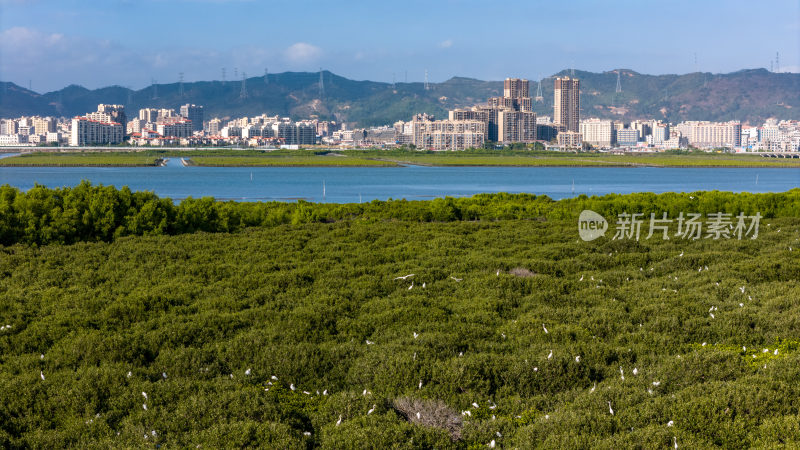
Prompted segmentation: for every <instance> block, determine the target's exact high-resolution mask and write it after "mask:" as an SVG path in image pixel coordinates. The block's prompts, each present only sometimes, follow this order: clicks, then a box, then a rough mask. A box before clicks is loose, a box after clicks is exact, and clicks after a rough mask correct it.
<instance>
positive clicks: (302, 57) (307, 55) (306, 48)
mask: <svg viewBox="0 0 800 450" xmlns="http://www.w3.org/2000/svg"><path fill="white" fill-rule="evenodd" d="M285 54H286V59H288V60H289V61H290V62H293V63H308V62H312V61H314V60H316V59H317V58H319V57H320V55H322V50H321V49H320V48H319V47H316V46H314V45H311V44H308V43H305V42H296V43H294V44H292V45H290V46H289V47H288V48H287V49H286V51H285Z"/></svg>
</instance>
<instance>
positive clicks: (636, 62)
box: [0, 0, 800, 92]
mask: <svg viewBox="0 0 800 450" xmlns="http://www.w3.org/2000/svg"><path fill="white" fill-rule="evenodd" d="M423 6H424V11H425V14H422V13H421V12H420V11H421V10H422V8H423ZM757 6H758V8H759V10H761V12H762V13H764V12H765V11H763V10H764V9H765V8H767V9H769V14H754V13H753V12H754V11H753V10H754V8H756V6H754V5H753V4H752V3H747V2H743V1H736V2H702V3H690V2H688V1H678V2H675V3H673V4H670V5H669V6H668V7H664V8H663V10H662V11H660V12H659V14H654V12H653V11H652V10H651V8H642V7H641V6H640V5H639V4H638V3H635V2H632V1H628V2H622V3H617V4H615V5H614V6H607V5H599V4H592V3H591V2H582V1H576V2H571V3H569V4H564V5H528V4H526V3H522V2H518V3H514V4H512V5H509V6H507V7H505V8H503V7H491V8H486V7H485V5H481V4H479V3H477V2H472V1H464V2H437V3H432V4H429V3H420V2H411V3H410V4H408V5H404V6H403V7H402V8H400V7H397V6H396V5H383V4H372V3H363V2H348V3H347V4H346V5H333V4H328V3H322V4H314V3H311V2H299V3H298V2H295V3H292V4H290V3H288V2H277V3H270V4H262V3H257V2H251V1H247V0H181V1H158V0H144V1H140V2H132V1H122V0H120V1H112V2H107V3H105V4H102V5H93V6H92V7H87V6H85V5H84V4H82V3H80V2H77V1H73V0H69V1H63V2H53V1H46V0H33V1H21V0H0V10H1V12H2V14H0V80H2V81H11V82H14V83H16V84H19V85H20V86H24V87H26V88H27V87H28V86H29V85H30V86H31V87H32V88H33V90H34V91H36V92H48V91H53V90H57V89H60V88H63V87H65V86H67V85H69V84H73V83H74V84H80V85H82V86H85V87H87V88H98V87H103V86H109V85H114V84H118V85H122V86H130V87H131V88H134V89H141V88H143V87H145V86H148V85H150V84H151V82H152V80H153V79H155V80H157V82H158V83H173V82H177V81H178V80H179V76H180V75H179V74H183V75H184V80H185V81H187V82H190V81H200V80H215V79H220V78H221V76H222V73H221V71H222V68H225V69H226V78H227V79H228V80H235V79H240V78H241V76H242V74H243V73H247V75H248V76H249V77H253V76H259V75H262V74H263V73H264V71H265V70H269V72H270V73H275V72H284V71H315V70H319V68H320V67H322V68H324V69H326V70H330V71H332V72H335V73H338V74H342V75H343V76H346V77H348V78H354V79H369V80H375V81H384V82H391V81H393V80H394V81H397V82H404V81H406V80H407V81H409V82H412V81H413V82H421V81H423V79H424V74H425V71H426V70H427V73H428V76H429V80H430V81H431V82H441V81H444V80H446V79H449V78H451V77H453V76H465V77H471V78H478V79H484V80H502V79H503V78H505V76H507V75H508V74H512V75H513V76H518V77H523V78H528V79H532V80H538V79H541V78H542V77H545V76H548V75H551V74H553V73H556V72H558V71H559V70H562V69H564V68H568V67H574V68H578V69H581V70H588V71H606V70H612V69H615V68H619V67H625V68H629V69H631V70H635V71H637V72H640V73H648V74H665V73H676V74H680V73H689V72H694V71H703V72H712V73H724V72H732V71H736V70H740V69H747V68H758V67H764V68H767V69H770V68H774V69H777V70H780V71H792V72H798V71H800V6H799V5H798V4H797V2H791V1H778V2H772V3H770V4H769V5H757ZM508 10H513V11H514V14H508ZM154 11H157V12H158V13H157V14H154ZM687 11H688V12H691V14H688V13H687ZM209 17H213V18H214V22H213V23H209V22H208V18H209ZM710 17H713V18H714V20H715V23H725V22H727V23H736V24H737V26H736V27H733V26H731V27H728V28H724V27H717V26H715V27H710V26H708V25H707V21H708V20H709V18H710ZM741 17H747V19H748V21H747V22H746V23H745V24H740V20H741ZM273 18H280V20H273ZM287 18H289V19H290V20H286V19H287ZM500 23H503V26H502V33H500V32H497V33H493V32H492V31H491V24H500ZM482 24H488V25H485V26H483V25H482ZM487 27H488V29H487ZM747 29H751V30H758V33H746V32H743V30H744V31H746V30H747ZM475 30H480V32H476V31H475ZM564 30H569V33H564V32H563V31H564ZM365 37H367V38H365ZM632 42H635V43H637V44H636V45H631V43H632ZM639 43H641V44H639ZM543 49H546V50H547V51H543ZM475 54H478V55H485V56H486V57H485V58H484V59H485V61H487V62H491V64H489V63H487V64H480V63H476V59H475ZM520 55H530V57H523V58H521V57H520ZM777 59H779V61H776V60H777ZM478 61H479V60H478ZM773 64H775V66H776V67H770V66H771V65H773ZM42 67H56V68H58V70H57V71H43V70H41V69H42Z"/></svg>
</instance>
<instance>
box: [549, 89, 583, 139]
mask: <svg viewBox="0 0 800 450" xmlns="http://www.w3.org/2000/svg"><path fill="white" fill-rule="evenodd" d="M553 121H554V122H555V124H556V125H563V126H564V128H565V129H566V130H567V131H575V132H578V131H579V130H580V121H581V84H580V80H578V79H577V78H570V77H558V78H556V81H555V96H554V103H553Z"/></svg>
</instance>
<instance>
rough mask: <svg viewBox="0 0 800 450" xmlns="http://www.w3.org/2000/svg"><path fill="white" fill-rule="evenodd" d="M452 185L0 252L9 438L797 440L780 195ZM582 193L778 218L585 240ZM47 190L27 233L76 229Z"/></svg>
mask: <svg viewBox="0 0 800 450" xmlns="http://www.w3.org/2000/svg"><path fill="white" fill-rule="evenodd" d="M64 194H65V193H64V192H61V193H60V194H59V195H64ZM794 194H796V192H795V193H794ZM102 195H106V196H108V192H104V191H102V190H101V191H89V193H88V194H86V198H87V199H88V204H90V205H94V206H93V208H90V210H89V211H93V212H94V213H97V214H98V215H100V216H102V214H101V212H102V211H104V210H105V208H106V207H105V206H103V202H102V201H99V200H100V197H99V196H102ZM785 195H787V196H788V195H789V194H785ZM8 196H9V192H8V191H5V192H3V196H2V197H3V198H5V199H8ZM53 196H54V195H53V191H44V190H39V191H35V190H34V191H33V195H32V196H31V197H32V198H31V199H30V202H29V205H33V204H41V202H46V201H47V200H48V198H51V197H53ZM690 196H691V197H694V198H693V199H690V198H688V197H690ZM697 196H705V197H703V198H699V199H698V198H697ZM681 199H685V200H686V201H687V202H692V201H694V200H698V202H697V203H694V204H692V203H687V204H686V205H681V204H680V201H682V200H681ZM459 200H460V201H459V202H456V201H454V200H453V199H450V200H449V203H448V200H442V201H440V202H389V203H385V202H381V203H375V204H374V205H373V209H370V210H368V211H363V212H362V213H361V214H360V215H351V214H352V213H353V211H352V210H349V211H348V210H347V206H346V205H344V206H338V207H339V208H343V209H342V210H339V212H338V213H337V214H344V215H346V216H349V218H346V219H345V218H340V219H338V220H335V221H330V222H328V220H327V219H326V218H328V219H329V218H331V217H333V212H332V211H334V208H336V207H337V206H336V205H331V206H330V209H327V208H328V207H326V206H323V205H310V204H298V205H297V207H298V208H300V209H298V210H304V211H305V212H303V213H302V214H301V215H300V216H297V217H305V218H306V221H308V220H310V221H311V223H304V221H303V220H299V219H298V220H297V221H295V223H294V224H292V223H281V222H279V221H276V222H274V223H273V224H272V225H269V224H267V223H264V224H263V225H261V226H258V227H250V228H247V229H242V230H240V231H238V232H235V233H206V232H196V233H184V234H177V235H174V236H128V237H124V236H121V235H119V236H117V237H114V233H113V232H111V233H110V234H109V235H107V236H101V237H102V238H103V239H108V240H109V242H77V243H75V244H72V245H59V244H50V245H41V246H39V245H36V244H35V243H34V244H15V245H11V246H5V247H2V248H0V324H2V325H1V326H0V445H2V446H3V447H4V448H28V447H37V448H41V447H44V448H64V447H124V448H131V447H136V448H138V447H153V446H162V447H169V448H171V447H182V448H183V447H196V446H198V445H200V446H201V448H218V447H233V446H236V447H239V446H249V447H271V448H314V447H322V448H386V447H395V448H486V446H487V445H489V444H490V443H491V442H492V441H494V442H495V445H496V446H497V447H502V448H512V447H517V448H527V447H530V446H541V447H545V448H587V447H594V448H612V447H613V448H638V447H649V448H665V447H669V446H671V445H672V444H673V443H674V442H677V443H678V445H679V446H680V447H681V448H708V447H726V448H741V447H775V446H779V445H786V446H789V447H793V446H797V445H800V442H799V441H798V436H800V433H798V430H800V400H798V399H800V387H798V384H797V379H798V377H800V341H799V340H798V337H797V336H798V332H799V331H800V329H798V326H800V325H798V322H797V320H796V318H797V317H798V314H799V313H800V310H798V308H800V306H799V305H798V303H797V298H798V295H799V294H800V285H798V279H800V271H799V270H800V269H798V268H800V264H798V263H800V261H798V250H797V247H798V246H800V242H798V238H799V237H800V233H799V231H798V229H799V228H800V220H798V218H797V217H798V214H797V213H796V212H792V209H791V208H793V207H795V206H789V204H792V203H793V201H792V200H791V198H790V197H780V196H777V195H774V196H770V195H760V196H748V195H734V194H720V193H695V194H693V195H688V194H687V195H686V196H683V195H679V196H674V195H670V194H664V195H659V196H652V197H642V196H635V195H634V196H609V197H604V198H602V199H594V200H592V199H579V200H576V201H575V202H576V203H569V202H565V203H561V202H554V203H555V204H551V203H546V202H543V203H537V202H536V198H531V197H530V196H503V195H497V196H485V197H477V198H474V199H459ZM18 201H21V200H18ZM37 201H38V202H39V203H37ZM590 201H594V202H595V203H591V206H593V207H595V208H596V209H597V210H600V211H603V212H604V214H607V213H609V212H612V211H617V212H621V211H634V210H642V209H644V208H643V207H642V206H643V205H650V206H649V207H650V208H652V209H660V208H663V209H668V208H665V207H666V206H668V205H672V206H673V207H675V208H677V209H681V208H691V209H687V211H689V210H690V211H704V210H709V211H714V210H720V209H722V210H728V209H730V210H746V211H749V212H753V211H755V210H761V211H762V212H763V213H765V214H766V215H767V216H769V217H765V219H764V220H763V222H762V223H761V228H760V233H759V236H758V238H757V239H755V240H751V239H745V240H741V241H740V240H736V239H722V240H717V241H714V240H710V239H700V240H698V241H686V240H683V239H671V240H669V241H662V240H642V241H639V242H636V241H628V240H624V241H610V240H607V239H604V238H601V239H599V240H597V241H593V242H590V243H586V242H583V241H581V240H579V239H578V237H577V229H576V226H575V220H574V215H573V214H574V213H573V212H572V211H574V210H575V209H578V210H579V209H580V208H581V207H583V206H587V205H589V204H590V203H588V202H590ZM53 202H55V201H53ZM784 202H788V204H785V203H784ZM189 203H191V202H189ZM182 204H183V203H182ZM54 205H55V203H50V209H49V210H48V209H47V208H39V209H38V211H39V212H41V213H43V212H45V211H52V214H54V215H53V216H51V218H50V219H43V218H41V217H42V216H39V217H40V220H41V221H42V222H39V225H38V227H40V228H42V227H43V226H44V222H46V221H47V220H49V221H50V222H52V223H53V224H60V226H62V227H66V226H69V225H68V224H70V223H73V224H74V223H75V222H70V221H68V220H61V221H59V220H55V218H56V217H57V214H56V213H55V212H54V211H55V209H57V208H56V207H55V206H54ZM106 205H108V204H106ZM223 205H230V204H227V203H226V204H223ZM478 205H480V206H481V208H480V211H484V212H485V213H486V214H487V215H486V216H484V217H485V219H484V220H474V218H473V219H470V220H464V219H467V218H468V217H469V215H468V214H467V213H466V212H465V211H468V210H470V208H471V207H475V206H478ZM544 205H549V206H546V208H545V206H544ZM557 205H562V206H564V205H566V206H564V208H562V209H560V211H561V213H556V211H558V210H559V209H558V208H556V206H557ZM18 206H20V205H18ZM196 206H197V205H194V207H196ZM0 207H2V208H3V211H4V213H5V215H7V214H8V211H9V206H8V203H7V202H6V203H4V204H3V205H1V206H0ZM118 207H119V206H118ZM152 207H153V206H152V205H151V206H147V204H145V205H144V206H141V208H152ZM227 207H228V208H234V207H235V204H234V205H233V206H227ZM265 207H266V208H268V209H269V208H275V207H276V206H275V205H266V206H265ZM787 207H788V209H787ZM762 208H763V209H762ZM244 210H247V209H246V208H245V209H244ZM669 210H670V211H672V210H671V209H669ZM768 210H769V211H768ZM31 211H33V210H31ZM193 211H195V212H198V211H199V210H198V209H193ZM252 211H253V210H251V212H252ZM380 211H382V212H383V214H384V215H382V216H379V215H378V212H380ZM424 211H428V212H431V211H439V212H438V213H437V214H439V215H437V216H435V218H434V217H433V216H426V215H425V213H424ZM454 211H460V212H459V214H455V213H454ZM492 211H494V212H492ZM499 211H505V212H504V213H503V214H508V216H507V217H513V216H514V215H517V216H518V217H522V216H525V215H528V217H530V218H531V219H533V218H536V219H537V220H530V219H525V220H523V219H510V218H509V219H500V220H486V219H488V218H489V217H490V213H491V214H494V215H495V216H494V217H499V215H498V214H499ZM544 211H549V212H548V213H546V214H544V213H543V212H544ZM568 211H570V212H568ZM448 212H449V213H448ZM562 213H563V214H565V216H564V218H563V219H559V218H557V217H556V216H557V215H559V214H562ZM30 214H31V216H30V217H33V216H35V213H34V212H31V213H30ZM92 214H93V213H91V212H89V213H83V214H82V216H83V217H85V219H84V220H85V221H90V220H91V219H90V216H91V215H92ZM180 214H183V215H184V217H188V214H189V213H188V210H187V211H184V212H183V213H180ZM420 214H421V215H420ZM5 215H4V216H5ZM111 215H112V216H113V214H111ZM670 215H671V216H674V214H672V212H670ZM771 216H777V217H771ZM193 217H194V219H192V220H194V222H192V220H189V219H182V220H183V222H182V223H184V224H185V223H194V224H195V225H197V224H199V223H202V222H203V221H207V220H209V218H210V216H206V217H205V218H203V217H202V216H200V215H195V216H193ZM473 217H474V216H473ZM421 219H422V220H421ZM165 220H167V222H169V220H170V219H169V218H167V219H165ZM430 220H432V221H430ZM325 222H327V223H325ZM109 223H110V222H109ZM166 225H167V226H169V223H167V224H166ZM3 226H7V223H5V224H4V225H3ZM73 226H74V225H73ZM214 226H215V227H218V226H219V223H217V225H214ZM209 228H214V227H211V226H210V227H209ZM98 230H100V229H96V230H95V232H99V231H98ZM183 231H190V230H188V229H187V230H183ZM86 239H89V240H93V239H95V238H93V237H92V236H91V234H87V235H84V236H82V237H81V238H80V239H78V240H79V241H84V240H86ZM409 274H414V276H412V277H408V278H406V279H405V280H403V279H396V277H399V276H405V275H409ZM412 283H413V287H412ZM423 286H424V287H423ZM612 410H613V414H612V412H611V411H612ZM417 413H419V416H417Z"/></svg>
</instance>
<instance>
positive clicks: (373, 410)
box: [367, 405, 375, 415]
mask: <svg viewBox="0 0 800 450" xmlns="http://www.w3.org/2000/svg"><path fill="white" fill-rule="evenodd" d="M373 412H375V405H372V409H370V410H369V411H367V415H370V414H372V413H373Z"/></svg>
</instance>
